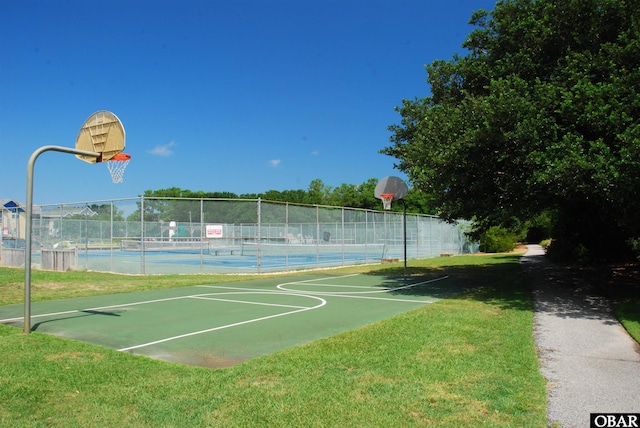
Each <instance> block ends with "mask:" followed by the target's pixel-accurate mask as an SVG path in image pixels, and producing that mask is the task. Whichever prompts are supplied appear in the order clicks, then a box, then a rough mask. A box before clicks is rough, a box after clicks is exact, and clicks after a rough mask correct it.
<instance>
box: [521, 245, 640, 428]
mask: <svg viewBox="0 0 640 428" xmlns="http://www.w3.org/2000/svg"><path fill="white" fill-rule="evenodd" d="M521 263H522V266H523V268H524V269H525V271H526V272H527V273H528V274H529V275H530V277H531V280H532V283H533V286H534V291H535V311H536V313H535V320H534V323H535V324H534V335H535V341H536V347H537V349H538V355H539V358H540V365H541V371H542V374H543V375H544V376H545V378H546V379H547V396H548V397H547V400H548V405H547V418H548V420H549V425H550V426H554V427H563V428H566V427H588V426H589V414H590V413H597V412H612V413H613V412H616V413H625V412H633V413H638V412H640V346H639V345H638V343H637V342H636V341H635V340H633V338H631V336H629V335H628V334H627V332H626V330H625V329H624V328H623V327H622V326H621V325H620V324H619V323H618V321H617V320H616V319H615V318H614V316H613V315H612V314H611V311H610V309H609V306H608V304H607V301H606V300H605V299H602V298H600V297H598V296H595V295H592V294H591V293H590V292H589V290H588V289H587V288H586V287H584V285H582V286H581V285H580V284H570V285H569V284H566V283H565V284H563V285H560V286H559V285H558V280H562V278H563V277H562V276H561V275H562V269H560V268H558V267H556V266H554V265H553V264H552V263H550V262H549V261H547V260H546V258H545V257H544V251H543V249H542V248H541V247H540V246H539V245H530V246H529V247H528V251H527V253H526V254H525V255H524V257H523V258H522V259H521Z"/></svg>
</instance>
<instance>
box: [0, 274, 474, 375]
mask: <svg viewBox="0 0 640 428" xmlns="http://www.w3.org/2000/svg"><path fill="white" fill-rule="evenodd" d="M461 291H463V289H462V285H461V284H457V283H456V281H452V280H451V279H449V278H448V277H438V276H430V277H407V278H403V277H391V276H384V275H370V274H359V275H343V276H328V275H322V274H307V275H298V276H295V277H292V276H287V277H286V278H270V279H263V280H255V281H246V282H234V283H230V284H226V285H225V284H220V285H206V284H203V285H200V286H195V287H187V288H176V289H169V290H157V291H145V292H138V293H125V294H116V295H108V296H98V297H90V298H77V299H69V300H59V301H49V302H37V303H33V304H32V319H31V325H32V330H33V331H38V332H41V333H47V334H52V335H55V336H61V337H66V338H71V339H76V340H80V341H85V342H89V343H93V344H96V345H101V346H105V347H109V348H114V349H117V350H119V351H122V352H130V353H134V354H139V355H145V356H148V357H152V358H158V359H163V360H167V361H174V362H180V363H185V364H192V365H199V366H207V367H225V366H230V365H234V364H237V363H240V362H242V361H246V360H248V359H251V358H255V357H257V356H260V355H266V354H269V353H272V352H276V351H279V350H282V349H286V348H290V347H293V346H297V345H301V344H304V343H308V342H311V341H313V340H316V339H319V338H322V337H327V336H331V335H334V334H337V333H340V332H343V331H346V330H350V329H354V328H357V327H360V326H363V325H365V324H368V323H371V322H374V321H378V320H381V319H384V318H388V317H391V316H393V315H396V314H398V313H401V312H405V311H408V310H411V309H415V308H418V307H420V306H422V305H425V304H428V303H432V302H434V301H436V300H439V299H442V298H447V297H450V296H452V295H455V294H458V293H460V292H461ZM23 310H24V307H23V305H11V306H2V307H0V323H4V324H9V325H14V326H16V327H18V326H22V325H23Z"/></svg>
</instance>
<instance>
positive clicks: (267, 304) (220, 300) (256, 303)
mask: <svg viewBox="0 0 640 428" xmlns="http://www.w3.org/2000/svg"><path fill="white" fill-rule="evenodd" d="M220 294H230V293H220ZM243 294H247V293H243ZM253 294H255V293H253ZM262 294H274V293H262ZM191 298H192V299H201V300H212V301H215V302H229V303H244V304H245V305H259V306H275V307H279V308H296V309H305V308H307V307H306V306H294V305H279V304H276V303H260V302H249V301H246V300H232V299H217V298H215V297H205V296H193V297H191Z"/></svg>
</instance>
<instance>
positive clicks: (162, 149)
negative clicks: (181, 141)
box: [149, 141, 176, 156]
mask: <svg viewBox="0 0 640 428" xmlns="http://www.w3.org/2000/svg"><path fill="white" fill-rule="evenodd" d="M175 146H176V142H175V141H171V142H169V143H167V144H158V145H157V146H155V147H154V148H153V149H152V150H149V153H151V154H152V155H154V156H171V155H172V154H173V150H171V148H172V147H175Z"/></svg>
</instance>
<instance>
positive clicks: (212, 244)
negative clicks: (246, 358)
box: [2, 197, 477, 274]
mask: <svg viewBox="0 0 640 428" xmlns="http://www.w3.org/2000/svg"><path fill="white" fill-rule="evenodd" d="M404 221H405V216H403V213H401V212H390V211H375V210H364V209H355V208H347V207H332V206H320V205H302V204H293V203H285V202H273V201H265V200H261V199H257V200H243V199H206V198H201V199H185V198H151V197H138V198H130V199H119V200H109V201H91V202H82V203H70V204H56V205H40V206H35V207H34V212H33V226H32V230H33V237H32V240H33V241H32V242H33V245H32V247H33V251H34V254H33V256H32V257H33V259H34V262H36V263H37V262H38V260H39V259H38V257H40V256H41V252H42V250H43V249H45V250H56V249H69V248H75V249H77V254H78V256H77V258H78V260H77V261H76V262H75V263H76V265H77V267H78V268H86V269H90V270H98V271H110V272H120V273H140V274H153V273H195V272H198V273H226V272H234V273H262V272H273V271H283V270H284V271H288V270H297V269H312V268H317V267H335V266H346V265H353V264H364V263H376V262H378V263H379V262H380V261H381V260H382V259H402V258H403V257H404V246H405V240H404ZM466 227H468V223H466V222H458V223H456V224H450V223H446V222H443V221H442V220H440V219H438V218H437V217H434V216H428V215H421V214H407V215H406V254H407V259H416V258H428V257H437V256H440V255H442V254H462V253H471V252H475V251H477V245H476V244H475V243H473V242H471V241H469V239H468V238H467V236H466V235H465V233H464V231H465V228H466ZM14 251H15V250H14ZM2 259H3V263H4V259H5V258H4V257H3V258H2ZM70 263H71V264H72V265H73V263H74V262H73V261H71V262H70Z"/></svg>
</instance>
